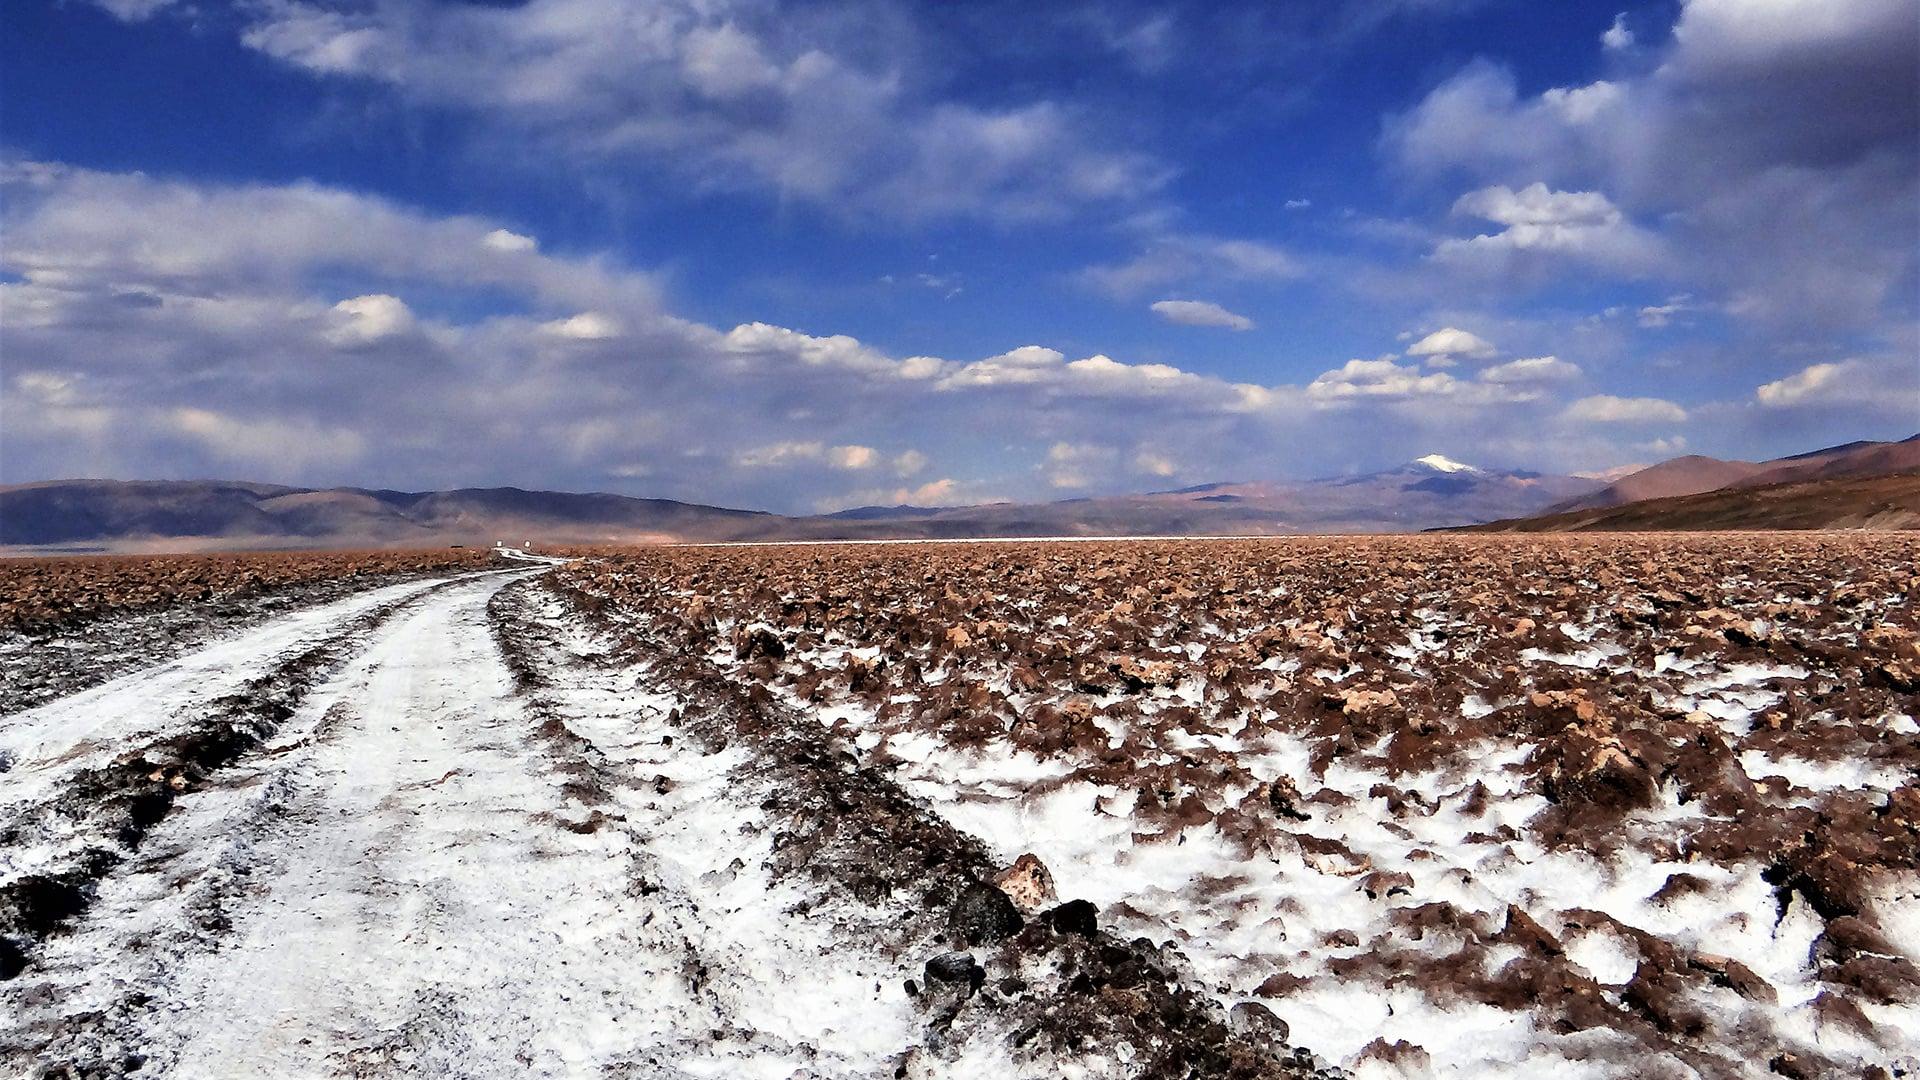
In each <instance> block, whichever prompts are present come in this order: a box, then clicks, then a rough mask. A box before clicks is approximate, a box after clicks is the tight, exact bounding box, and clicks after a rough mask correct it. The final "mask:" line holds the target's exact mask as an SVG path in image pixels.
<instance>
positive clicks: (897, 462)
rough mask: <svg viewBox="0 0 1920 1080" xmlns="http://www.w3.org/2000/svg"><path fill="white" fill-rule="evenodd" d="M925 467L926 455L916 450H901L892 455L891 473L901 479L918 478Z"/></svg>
mask: <svg viewBox="0 0 1920 1080" xmlns="http://www.w3.org/2000/svg"><path fill="white" fill-rule="evenodd" d="M926 467H927V455H925V454H923V453H921V452H920V451H918V450H902V451H900V453H898V454H896V455H894V459H893V473H894V475H895V476H898V477H900V478H901V479H903V480H904V479H906V478H907V477H909V476H918V475H919V474H920V472H921V471H922V470H924V469H925V468H926Z"/></svg>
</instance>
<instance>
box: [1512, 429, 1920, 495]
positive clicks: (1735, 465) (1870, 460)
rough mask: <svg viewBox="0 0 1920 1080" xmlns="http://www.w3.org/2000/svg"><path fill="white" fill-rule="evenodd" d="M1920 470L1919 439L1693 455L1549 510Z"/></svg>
mask: <svg viewBox="0 0 1920 1080" xmlns="http://www.w3.org/2000/svg"><path fill="white" fill-rule="evenodd" d="M1910 469H1920V435H1916V436H1913V437H1912V438H1908V439H1905V440H1902V441H1900V442H1869V441H1865V440H1862V441H1858V442H1850V443H1844V444H1842V445H1839V446H1829V447H1825V448H1823V449H1819V450H1810V451H1808V452H1806V453H1804V454H1794V455H1792V456H1790V457H1783V458H1775V459H1773V460H1771V461H1729V460H1724V459H1721V458H1711V457H1704V456H1702V455H1699V454H1688V455H1686V456H1684V457H1677V458H1672V459H1670V460H1668V461H1663V462H1661V463H1659V464H1658V465H1651V466H1648V467H1647V468H1644V469H1641V470H1639V471H1637V472H1633V473H1629V474H1628V475H1626V476H1623V477H1621V478H1619V479H1618V480H1615V481H1614V482H1613V483H1611V484H1608V485H1607V486H1606V487H1603V488H1601V489H1600V490H1598V491H1594V492H1590V493H1587V494H1584V495H1580V496H1577V497H1574V498H1571V499H1567V500H1566V501H1564V502H1561V503H1558V504H1556V505H1554V506H1550V507H1548V508H1547V513H1549V514H1558V513H1565V512H1568V511H1574V510H1596V509H1604V508H1606V507H1610V506H1624V505H1626V504H1628V503H1633V502H1639V501H1641V500H1643V499H1664V498H1670V497H1673V496H1676V495H1697V494H1700V493H1701V492H1706V491H1716V490H1718V489H1720V488H1724V487H1732V486H1736V485H1738V486H1746V487H1762V486H1766V485H1769V484H1784V483H1788V482H1790V481H1796V480H1821V479H1833V478H1837V477H1843V476H1883V475H1886V474H1888V473H1895V472H1904V471H1907V470H1910Z"/></svg>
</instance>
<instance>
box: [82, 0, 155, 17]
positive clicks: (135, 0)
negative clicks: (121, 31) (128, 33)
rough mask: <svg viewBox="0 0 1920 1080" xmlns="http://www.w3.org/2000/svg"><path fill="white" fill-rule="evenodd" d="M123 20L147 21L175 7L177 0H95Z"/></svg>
mask: <svg viewBox="0 0 1920 1080" xmlns="http://www.w3.org/2000/svg"><path fill="white" fill-rule="evenodd" d="M93 2H94V3H95V4H97V5H99V6H100V7H102V8H104V9H106V11H107V13H108V14H110V15H112V16H113V17H114V18H116V19H119V20H120V21H121V22H145V21H147V20H148V19H151V18H153V17H154V16H155V15H158V14H160V13H161V12H162V11H165V10H166V9H168V8H170V7H173V6H174V4H175V0H93Z"/></svg>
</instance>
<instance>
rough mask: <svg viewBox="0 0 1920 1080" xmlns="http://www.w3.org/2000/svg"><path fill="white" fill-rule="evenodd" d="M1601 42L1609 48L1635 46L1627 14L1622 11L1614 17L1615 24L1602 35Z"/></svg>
mask: <svg viewBox="0 0 1920 1080" xmlns="http://www.w3.org/2000/svg"><path fill="white" fill-rule="evenodd" d="M1600 44H1601V45H1603V46H1605V47H1607V48H1609V49H1630V48H1632V47H1633V31H1632V30H1630V29H1628V28H1627V16H1626V13H1625V12H1621V13H1620V14H1618V15H1615V16H1614V17H1613V25H1612V26H1609V27H1607V29H1606V32H1604V33H1602V34H1601V35H1600Z"/></svg>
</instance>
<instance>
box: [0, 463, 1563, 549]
mask: <svg viewBox="0 0 1920 1080" xmlns="http://www.w3.org/2000/svg"><path fill="white" fill-rule="evenodd" d="M1428 458H1429V460H1425V461H1422V460H1415V461H1412V462H1407V463H1405V464H1403V465H1399V466H1396V467H1393V468H1390V469H1385V470H1381V471H1379V472H1375V473H1368V474H1363V475H1358V476H1345V477H1338V478H1326V479H1321V480H1308V481H1301V482H1292V483H1286V482H1275V481H1252V482H1219V483H1208V484H1198V485H1192V486H1189V487H1186V488H1181V489H1178V490H1176V491H1165V492H1150V493H1145V494H1123V495H1104V496H1090V497H1083V498H1076V499H1067V500H1061V501H1057V502H1046V503H985V504H980V505H975V506H954V507H923V506H913V505H910V504H900V505H895V506H862V507H851V508H848V509H846V510H841V511H837V512H834V513H828V514H820V515H812V516H798V517H795V516H785V515H779V514H771V513H767V512H764V511H756V510H739V509H731V508H726V507H717V506H707V505H704V504H700V503H689V502H681V501H678V500H673V499H653V498H642V497H636V496H627V495H617V494H613V493H609V492H556V491H540V490H533V489H526V488H519V487H511V486H499V487H468V488H455V489H449V490H445V491H401V490H396V489H387V488H361V487H334V488H299V487H291V486H286V485H276V484H257V483H252V482H249V481H227V480H208V481H155V480H146V481H114V480H100V479H88V480H70V481H38V482H34V483H27V484H15V485H8V486H4V487H0V549H10V550H12V551H14V552H16V553H24V552H26V551H52V550H75V551H78V550H100V551H113V550H148V549H155V550H157V549H160V548H167V547H172V548H179V547H187V548H192V549H220V548H262V547H320V546H334V547H340V546H373V547H390V546H426V545H439V544H454V543H459V544H488V543H492V542H494V541H496V540H506V541H511V542H521V541H525V540H528V539H536V540H538V541H540V542H543V543H549V544H621V543H662V542H741V541H780V540H833V539H847V540H859V539H966V538H983V539H984V538H991V537H1006V536H1092V535H1115V536H1139V535H1201V536H1205V535H1285V534H1293V533H1310V532H1356V533H1359V532H1399V531H1411V530H1417V529H1422V528H1429V527H1434V526H1444V525H1458V524H1469V523H1473V522H1479V521H1489V520H1494V519H1498V518H1502V517H1509V516H1516V515H1522V514H1526V513H1531V512H1537V511H1539V510H1541V509H1543V508H1544V507H1545V506H1546V505H1547V504H1548V503H1549V502H1550V501H1553V500H1558V499H1564V498H1567V497H1569V496H1572V495H1575V494H1578V493H1581V492H1585V491H1589V490H1592V489H1594V488H1596V487H1598V486H1599V482H1598V481H1593V480H1584V479H1580V478H1576V477H1560V476H1546V475H1541V474H1536V473H1530V472H1525V471H1521V470H1498V469H1484V468H1480V467H1477V466H1470V465H1466V464H1463V463H1460V462H1456V461H1454V460H1452V459H1450V458H1441V457H1439V455H1428ZM1433 459H1437V460H1438V461H1439V462H1440V464H1435V463H1434V460H1433Z"/></svg>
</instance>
